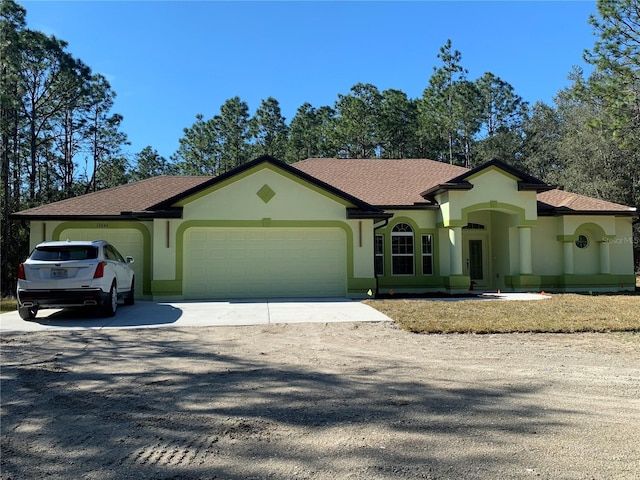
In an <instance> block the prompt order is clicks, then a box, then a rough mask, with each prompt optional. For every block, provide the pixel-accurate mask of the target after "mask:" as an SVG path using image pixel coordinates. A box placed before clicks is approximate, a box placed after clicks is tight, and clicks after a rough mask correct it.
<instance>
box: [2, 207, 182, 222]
mask: <svg viewBox="0 0 640 480" xmlns="http://www.w3.org/2000/svg"><path fill="white" fill-rule="evenodd" d="M154 218H167V219H174V218H182V209H181V208H180V209H172V210H161V211H155V212H120V214H119V215H55V214H54V215H38V214H36V215H20V214H19V213H12V214H10V215H9V219H10V220H65V221H74V220H80V221H125V220H153V219H154Z"/></svg>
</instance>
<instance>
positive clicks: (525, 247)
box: [518, 227, 533, 275]
mask: <svg viewBox="0 0 640 480" xmlns="http://www.w3.org/2000/svg"><path fill="white" fill-rule="evenodd" d="M518 235H519V237H520V275H531V274H532V273H533V269H532V267H531V227H518Z"/></svg>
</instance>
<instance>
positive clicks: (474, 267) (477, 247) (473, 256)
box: [463, 235, 489, 289]
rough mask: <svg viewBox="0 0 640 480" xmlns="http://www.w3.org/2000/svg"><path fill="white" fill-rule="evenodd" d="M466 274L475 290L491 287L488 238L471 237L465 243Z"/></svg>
mask: <svg viewBox="0 0 640 480" xmlns="http://www.w3.org/2000/svg"><path fill="white" fill-rule="evenodd" d="M464 247H465V248H464V252H463V255H464V261H465V273H466V274H467V275H469V277H470V278H471V282H473V288H474V289H477V288H487V287H488V286H489V272H488V271H487V270H488V268H487V265H488V262H487V260H488V259H487V250H486V238H483V237H481V236H475V235H474V236H473V237H471V236H469V237H468V238H467V239H466V241H465V242H464Z"/></svg>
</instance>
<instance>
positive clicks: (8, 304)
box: [0, 298, 18, 313]
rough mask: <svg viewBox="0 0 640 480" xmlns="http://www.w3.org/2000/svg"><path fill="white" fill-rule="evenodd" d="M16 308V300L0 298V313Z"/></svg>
mask: <svg viewBox="0 0 640 480" xmlns="http://www.w3.org/2000/svg"><path fill="white" fill-rule="evenodd" d="M17 308H18V304H17V302H16V300H11V299H8V298H3V299H1V300H0V313H4V312H13V311H15V310H16V309H17Z"/></svg>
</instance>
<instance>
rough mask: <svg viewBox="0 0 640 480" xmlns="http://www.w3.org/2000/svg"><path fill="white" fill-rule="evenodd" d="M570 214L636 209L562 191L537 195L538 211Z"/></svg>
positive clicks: (550, 191) (556, 190)
mask: <svg viewBox="0 0 640 480" xmlns="http://www.w3.org/2000/svg"><path fill="white" fill-rule="evenodd" d="M550 210H551V211H553V210H555V211H558V213H570V212H627V213H629V212H634V211H635V210H636V209H635V208H632V207H628V206H626V205H620V204H618V203H613V202H607V201H606V200H600V199H598V198H592V197H585V196H584V195H578V194H577V193H571V192H565V191H564V190H558V189H554V190H549V191H548V192H542V193H539V194H538V211H539V212H540V213H542V212H545V211H550Z"/></svg>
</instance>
